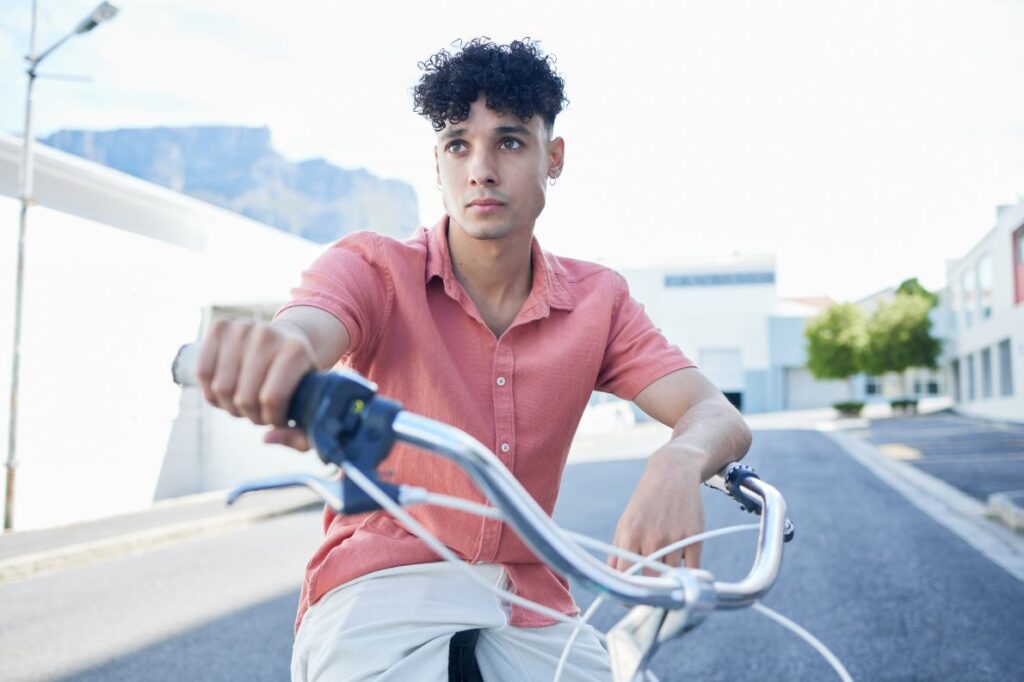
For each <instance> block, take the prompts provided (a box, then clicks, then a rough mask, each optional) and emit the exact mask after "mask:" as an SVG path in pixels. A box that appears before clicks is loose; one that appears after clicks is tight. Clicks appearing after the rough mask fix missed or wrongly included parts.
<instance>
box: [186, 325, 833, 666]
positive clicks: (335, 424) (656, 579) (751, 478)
mask: <svg viewBox="0 0 1024 682" xmlns="http://www.w3.org/2000/svg"><path fill="white" fill-rule="evenodd" d="M197 355H198V346H197V345H196V344H188V345H185V346H183V347H182V348H181V350H179V352H178V355H177V357H176V358H175V359H174V362H173V365H172V375H173V378H174V381H175V382H176V383H178V384H179V385H181V386H196V385H197V380H196V373H195V365H196V358H197ZM288 417H289V420H290V424H291V425H293V426H297V427H299V428H302V429H304V430H305V431H306V432H307V434H308V435H309V440H310V443H311V444H312V445H313V447H314V448H315V449H316V451H317V454H318V455H319V457H320V459H321V460H322V461H323V462H324V463H327V464H334V465H336V466H337V467H339V468H340V469H341V471H342V472H343V473H344V476H343V477H342V478H340V479H327V478H321V477H317V476H313V475H309V474H297V475H285V476H279V477H274V478H269V479H263V480H260V481H253V482H249V483H245V484H243V485H241V486H239V487H237V488H235V489H234V490H232V491H231V492H230V493H229V495H228V498H227V501H228V503H229V504H231V503H233V502H234V501H235V500H237V499H238V498H239V497H240V496H242V495H245V494H247V493H251V492H255V491H259V490H270V489H277V488H288V487H299V486H303V487H307V488H309V489H311V490H313V491H314V492H316V493H317V494H318V495H319V496H320V497H321V499H323V500H324V502H325V503H326V504H327V505H329V506H330V507H331V508H332V509H333V510H334V511H335V512H337V513H339V514H358V513H362V512H368V511H375V510H380V509H383V510H385V511H387V512H388V513H390V514H391V515H393V516H394V517H395V518H396V519H398V521H399V522H401V523H402V524H403V525H404V526H405V527H406V529H407V530H409V532H411V533H413V534H414V535H416V536H417V537H419V538H420V539H421V540H422V541H423V542H424V543H426V544H427V546H429V547H430V548H431V549H432V550H433V551H434V552H436V553H437V554H438V555H439V556H441V557H442V558H443V559H444V560H446V561H450V562H453V563H455V564H456V565H463V567H464V569H465V570H464V573H465V574H466V575H467V576H468V577H469V578H471V579H472V580H474V581H479V578H478V576H477V575H476V574H475V573H473V572H472V571H470V570H469V569H468V568H465V566H464V562H463V561H462V560H461V559H459V558H458V557H457V556H455V554H454V553H453V552H452V551H451V550H450V549H448V548H447V547H445V546H444V545H443V544H442V543H441V542H440V541H439V540H438V539H437V538H435V537H434V536H433V535H431V534H430V533H429V532H428V531H427V530H426V529H424V528H423V527H422V526H420V524H419V523H418V522H417V521H416V520H415V519H413V517H412V516H411V515H409V514H408V513H407V512H406V511H405V510H404V509H403V507H405V506H408V505H413V504H435V505H441V506H448V507H451V508H454V509H459V510H461V511H467V512H471V513H475V514H480V515H482V516H487V517H489V518H492V519H497V520H500V521H503V522H504V523H506V524H508V525H509V526H511V527H512V528H513V529H514V530H515V531H516V532H517V533H518V534H519V536H520V537H521V538H522V539H523V540H524V541H525V542H526V544H527V545H528V546H529V547H530V549H531V550H533V552H534V553H535V554H536V555H537V556H538V557H540V558H541V559H543V560H544V561H546V562H547V563H548V564H549V565H550V566H551V567H552V568H554V569H555V570H557V571H559V572H560V573H562V574H563V575H567V576H571V577H572V578H574V579H575V580H577V581H578V582H579V583H580V584H582V585H583V586H584V587H586V588H587V589H589V590H591V591H594V592H597V593H598V594H599V595H600V596H599V597H598V598H597V599H596V600H595V601H594V603H592V604H591V605H590V607H589V608H588V609H587V611H586V612H585V613H584V614H583V615H582V616H580V617H577V618H573V617H570V616H566V615H564V614H562V613H559V612H557V611H554V610H552V609H550V608H548V607H545V606H543V605H542V604H537V603H533V602H530V601H528V600H525V599H523V598H522V597H519V596H518V595H515V594H512V593H510V592H507V591H504V590H501V589H500V588H497V587H494V586H493V585H491V584H489V583H487V582H486V581H485V582H484V583H483V584H484V585H485V586H486V587H487V588H488V589H489V590H492V591H494V592H495V593H496V594H498V595H499V596H501V597H502V598H504V599H507V600H508V601H509V602H511V603H516V604H519V605H520V606H523V607H525V608H530V609H533V610H535V611H538V612H540V613H543V614H545V615H548V616H550V617H552V618H555V619H556V620H559V621H563V622H569V623H570V624H573V625H574V626H575V630H574V632H573V634H572V636H570V638H569V639H568V641H567V642H566V644H565V647H564V649H563V652H562V656H561V660H560V661H559V664H558V667H557V669H556V671H555V676H554V682H559V680H560V678H561V674H562V670H563V666H564V664H565V662H566V660H567V659H568V656H569V653H570V651H571V648H572V645H573V643H574V641H575V638H576V636H577V635H578V633H579V632H580V631H581V630H582V629H583V628H584V627H587V628H590V627H591V626H589V625H588V620H589V618H590V617H591V616H592V615H593V614H594V613H595V612H596V609H597V608H598V606H599V605H600V604H601V602H602V601H603V600H604V599H606V598H609V597H610V598H613V599H615V600H617V601H619V602H620V603H622V604H624V605H628V606H631V607H632V608H631V610H630V611H629V612H628V613H627V614H626V616H625V617H623V618H622V619H621V620H620V621H619V622H618V623H617V624H616V625H615V626H613V627H612V628H611V629H610V630H609V631H608V632H607V633H601V632H599V631H597V630H594V629H592V628H591V631H593V632H594V634H596V635H597V636H598V638H599V639H600V640H601V641H602V642H604V643H605V644H606V645H607V647H608V651H609V656H610V660H611V668H612V673H613V677H614V680H615V682H627V681H628V682H656V681H657V678H656V677H655V676H654V675H653V673H651V672H650V671H649V670H648V666H649V665H650V662H651V659H652V658H653V656H654V654H655V653H656V652H657V651H658V649H659V648H660V647H661V646H662V645H664V644H665V643H666V642H668V641H671V640H672V639H676V638H678V637H681V636H683V635H684V634H686V633H687V632H689V631H691V630H693V629H694V628H695V627H697V626H698V625H700V623H702V622H703V621H704V620H705V619H706V618H707V617H708V615H710V613H711V612H712V611H715V610H719V609H723V610H724V609H740V608H746V607H751V608H754V609H755V610H756V611H759V612H761V613H763V614H764V615H766V616H768V617H770V618H772V619H773V620H775V621H776V622H778V623H779V624H781V625H783V626H784V627H786V628H788V629H790V630H791V631H793V632H794V633H796V634H797V635H798V636H800V637H801V638H803V639H804V640H805V641H807V642H808V643H809V644H811V646H812V647H814V648H815V649H816V650H817V651H818V653H819V654H821V655H822V656H823V657H824V658H825V659H826V661H828V663H829V664H830V665H831V666H832V668H833V669H834V670H835V671H836V673H837V674H838V676H839V677H840V679H842V680H852V678H851V677H850V675H849V673H848V672H847V671H846V669H845V667H843V665H842V663H840V662H839V660H838V659H837V658H836V657H835V656H834V655H833V654H832V653H831V652H830V651H828V649H827V648H826V647H825V646H824V645H823V644H821V643H820V642H818V641H817V640H816V639H815V638H814V637H813V636H812V635H810V633H808V632H806V631H805V630H803V629H802V628H800V627H799V626H798V625H796V624H795V623H792V622H791V621H788V619H786V618H785V617H784V616H781V615H780V614H777V613H775V612H774V611H771V610H770V609H768V608H767V607H765V606H764V605H762V604H760V602H759V600H760V599H761V598H762V597H763V596H764V595H766V594H767V593H768V591H769V590H770V589H771V587H772V586H773V585H774V583H775V581H776V579H777V577H778V574H779V570H780V566H781V561H782V552H783V545H784V544H785V543H786V542H789V541H790V540H792V539H793V537H794V527H793V524H792V523H791V522H790V521H789V519H787V518H786V504H785V500H784V499H783V497H782V495H781V494H780V493H779V492H778V491H777V490H776V489H775V488H774V487H772V486H771V485H769V484H768V483H766V482H764V481H763V480H761V479H760V477H759V476H758V475H757V474H756V473H755V472H754V471H753V469H751V468H750V467H748V466H745V465H742V464H738V463H732V464H729V465H727V466H726V467H724V468H723V469H722V470H721V471H720V472H719V473H718V474H716V475H715V476H713V477H712V478H711V479H709V480H708V481H705V485H707V486H709V487H712V488H714V489H716V490H719V491H721V492H723V493H725V494H726V495H728V496H730V497H732V498H733V499H734V500H736V501H737V502H739V503H740V505H741V507H742V508H743V509H745V510H746V511H748V512H750V513H753V514H755V515H757V516H759V517H760V522H759V523H758V524H744V525H738V526H732V527H727V528H723V529H718V530H712V531H706V532H704V533H701V534H699V535H697V536H693V537H690V538H686V539H684V540H680V541H679V542H676V543H673V544H671V545H668V546H666V547H663V548H661V549H660V550H658V551H656V552H654V553H652V554H650V555H648V556H640V555H637V554H634V553H632V552H628V551H624V550H622V549H620V548H617V547H613V546H611V545H609V544H607V543H604V542H601V541H598V540H596V539H594V538H591V537H589V536H585V535H579V534H576V533H572V532H568V531H565V530H563V529H562V528H560V527H559V526H558V525H557V524H555V522H554V521H553V520H552V519H551V518H550V517H548V515H547V514H546V513H545V512H544V510H543V509H542V508H541V507H540V505H538V504H537V502H536V501H535V500H534V499H533V498H532V497H531V496H530V495H529V493H527V492H526V490H525V489H524V488H523V487H522V486H521V485H520V484H519V482H518V481H517V480H516V479H515V477H514V476H513V475H512V474H511V472H510V471H509V470H508V469H507V468H506V467H505V466H504V465H503V464H502V463H501V461H500V460H499V459H498V457H497V456H496V455H495V454H494V453H493V452H491V451H490V450H489V449H488V448H487V447H486V446H484V445H483V444H482V443H480V442H479V441H477V440H476V439H475V438H473V437H472V436H470V435H469V434H467V433H465V432H463V431H460V430H459V429H456V428H455V427H452V426H449V425H447V424H444V423H441V422H438V421H435V420H433V419H429V418H427V417H424V416H421V415H417V414H415V413H412V412H408V411H405V410H403V409H402V406H401V404H400V403H398V402H396V401H394V400H391V399H389V398H386V397H382V396H379V395H377V387H376V386H375V385H374V384H373V383H372V382H370V381H369V380H367V379H365V378H364V377H362V376H360V375H358V374H356V373H355V372H352V371H349V370H344V369H342V370H334V371H331V372H324V373H320V372H309V373H308V374H306V375H305V376H304V377H303V378H302V380H301V381H300V383H299V385H298V387H297V388H296V390H295V393H294V395H293V396H292V399H291V402H290V406H289V410H288ZM396 441H401V442H404V443H407V444H410V445H413V446H416V447H418V448H420V449H423V450H426V451H428V452H432V453H435V454H438V455H441V456H443V457H446V458H448V459H450V460H452V461H454V462H456V463H457V464H459V465H460V466H461V467H463V468H464V469H465V470H466V471H467V472H468V473H469V475H470V476H471V478H472V479H473V481H474V482H475V483H476V485H477V486H479V487H480V488H481V490H482V491H483V492H484V493H485V494H486V495H487V497H488V498H489V499H490V500H491V501H492V502H493V503H494V505H495V506H494V507H492V506H488V505H484V504H478V503H476V502H472V501H469V500H464V499H462V498H457V497H452V496H448V495H441V494H437V493H432V492H430V491H429V490H426V489H424V488H419V487H413V486H406V485H394V484H390V483H386V482H384V481H381V480H379V479H377V478H376V475H375V473H376V467H377V465H378V464H379V463H380V462H381V461H383V460H384V458H385V457H387V455H388V454H389V452H390V450H391V447H392V446H393V445H394V443H395V442H396ZM754 529H756V530H758V543H757V551H756V554H755V557H754V562H753V565H752V566H751V568H750V570H749V571H748V573H747V575H746V576H745V577H744V578H742V579H741V580H739V581H738V582H734V583H733V582H719V581H716V580H715V579H714V576H713V575H712V574H711V573H709V572H708V571H706V570H701V569H689V568H683V567H679V568H676V567H671V566H668V565H666V564H663V563H661V562H659V561H658V559H659V558H661V557H662V556H665V555H666V554H669V553H671V552H673V551H675V550H678V549H681V548H682V547H685V546H686V545H689V544H692V543H695V542H701V541H704V540H708V539H711V538H714V537H719V536H722V535H726V534H730V533H735V532H742V531H748V530H754ZM584 547H589V548H590V549H593V550H598V551H601V552H608V553H612V554H615V555H618V556H621V557H624V558H626V559H628V560H629V561H631V562H634V563H633V565H632V566H631V567H630V568H629V569H628V570H627V571H625V572H624V573H619V572H618V571H616V570H614V569H612V568H610V567H608V566H607V565H605V564H604V563H602V562H600V561H598V560H597V559H595V558H594V557H592V556H591V555H590V554H588V553H587V551H586V550H585V549H584ZM644 568H648V569H651V570H652V571H653V572H656V573H658V574H659V575H656V576H644V575H637V573H638V572H639V571H640V570H641V569H644Z"/></svg>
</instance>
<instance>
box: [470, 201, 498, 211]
mask: <svg viewBox="0 0 1024 682" xmlns="http://www.w3.org/2000/svg"><path fill="white" fill-rule="evenodd" d="M504 207H505V204H504V203H503V202H501V201H498V200H497V199H474V200H473V201H471V202H469V204H468V206H467V208H469V209H472V210H475V211H479V212H480V213H493V212H495V211H497V210H499V209H501V208H504Z"/></svg>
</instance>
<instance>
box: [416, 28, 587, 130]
mask: <svg viewBox="0 0 1024 682" xmlns="http://www.w3.org/2000/svg"><path fill="white" fill-rule="evenodd" d="M452 46H453V47H461V49H460V50H459V51H458V52H457V53H455V54H450V53H449V52H448V51H447V50H441V51H440V52H438V53H437V54H435V55H432V56H431V57H430V58H429V59H427V60H426V61H423V62H420V63H419V67H420V69H421V70H422V71H423V72H424V73H423V76H422V77H420V80H419V83H417V84H416V86H415V87H414V88H413V111H415V112H416V113H417V114H419V115H421V116H423V117H425V118H429V119H430V123H431V125H433V127H434V130H435V131H440V130H442V129H443V128H444V126H445V123H452V124H455V123H458V122H460V121H465V120H466V119H467V118H469V105H470V104H472V102H473V101H474V100H475V99H476V98H477V97H478V96H479V95H480V93H484V96H485V97H486V102H487V108H488V109H491V110H493V111H495V112H497V113H498V114H505V113H511V114H514V115H516V116H518V117H519V118H520V119H521V120H522V121H523V122H524V123H525V122H527V121H529V120H530V119H531V118H533V116H534V115H535V114H540V115H541V116H542V117H543V119H544V122H545V123H546V124H547V128H548V131H549V132H550V131H551V129H552V127H553V126H554V124H555V116H557V115H558V114H559V113H560V112H561V111H562V109H563V108H564V107H565V105H566V104H568V103H569V100H568V99H566V97H565V81H563V80H562V77H561V76H559V75H558V74H557V73H555V68H554V67H555V59H554V57H552V56H546V55H544V53H542V52H541V50H540V48H539V47H538V46H537V43H536V42H535V41H533V40H531V39H530V38H524V39H523V40H514V41H512V42H511V43H509V44H508V45H497V44H495V43H494V42H493V41H492V40H491V39H490V38H486V37H484V38H475V39H473V40H471V41H469V42H468V43H465V44H459V43H458V42H456V43H453V44H452Z"/></svg>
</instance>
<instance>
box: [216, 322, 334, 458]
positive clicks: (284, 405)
mask: <svg viewBox="0 0 1024 682" xmlns="http://www.w3.org/2000/svg"><path fill="white" fill-rule="evenodd" d="M350 345H351V341H350V336H349V333H348V331H347V330H346V329H345V325H343V324H342V323H341V322H340V321H338V319H337V318H336V317H334V315H332V314H330V313H328V312H326V311H324V310H320V309H319V308H314V307H310V306H295V307H293V308H288V309H287V310H285V311H283V312H282V313H281V314H280V315H278V316H277V319H275V320H274V321H273V322H271V323H269V324H264V323H254V322H250V321H247V320H228V319H220V320H217V321H216V322H215V323H214V324H213V325H212V327H211V328H210V332H209V333H208V334H207V335H206V338H205V339H204V340H203V343H202V346H201V347H200V351H199V363H198V368H197V374H198V377H199V385H200V386H201V387H202V389H203V395H204V396H205V397H206V399H207V400H208V401H209V402H210V403H211V404H213V405H216V406H217V407H221V408H223V409H225V410H227V411H228V412H229V413H231V414H232V415H234V416H236V417H244V418H246V419H249V420H250V421H252V422H253V423H254V424H259V425H272V426H273V427H274V428H273V429H271V430H270V431H269V432H267V434H266V436H265V437H264V440H265V441H266V442H267V443H278V444H281V445H287V446H289V447H293V448H295V449H297V450H308V449H309V443H308V442H307V440H306V435H305V433H303V432H302V430H300V429H294V428H289V427H288V425H287V423H288V415H287V410H288V404H289V402H290V400H291V396H292V393H294V392H295V388H296V387H297V386H298V385H299V380H300V379H302V377H303V376H304V375H305V374H306V373H307V372H309V371H310V370H314V369H317V370H321V371H322V370H327V369H330V368H331V367H333V366H334V364H335V363H337V361H338V360H339V359H340V358H341V357H342V356H343V355H344V354H345V353H346V352H347V351H348V349H349V347H350Z"/></svg>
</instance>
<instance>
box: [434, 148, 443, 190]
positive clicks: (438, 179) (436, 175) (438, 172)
mask: <svg viewBox="0 0 1024 682" xmlns="http://www.w3.org/2000/svg"><path fill="white" fill-rule="evenodd" d="M434 180H435V181H436V182H437V186H438V187H440V186H441V165H440V164H439V163H438V161H437V145H436V144H435V145H434Z"/></svg>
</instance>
